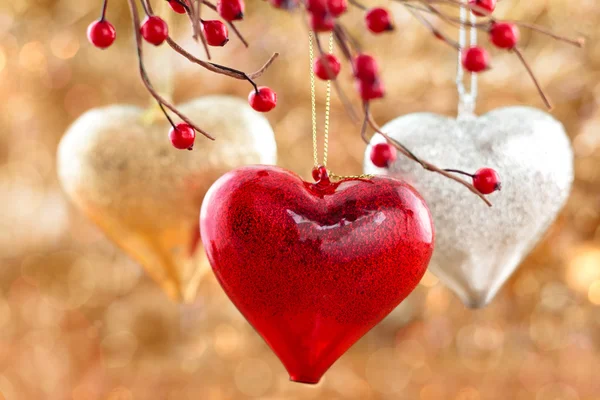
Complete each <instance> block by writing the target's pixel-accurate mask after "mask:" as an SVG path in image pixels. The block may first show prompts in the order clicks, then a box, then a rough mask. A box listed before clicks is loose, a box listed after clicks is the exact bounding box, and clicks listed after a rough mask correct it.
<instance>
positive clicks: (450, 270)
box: [364, 107, 573, 307]
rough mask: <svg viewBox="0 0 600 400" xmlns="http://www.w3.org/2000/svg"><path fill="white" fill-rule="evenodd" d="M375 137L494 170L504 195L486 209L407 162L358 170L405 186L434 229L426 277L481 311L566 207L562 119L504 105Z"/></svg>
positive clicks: (409, 121) (399, 123)
mask: <svg viewBox="0 0 600 400" xmlns="http://www.w3.org/2000/svg"><path fill="white" fill-rule="evenodd" d="M382 131H383V132H385V133H387V134H388V135H389V136H390V137H391V138H393V139H396V140H398V141H399V142H401V143H403V144H404V145H406V146H407V147H408V148H411V149H413V150H414V152H415V154H416V155H417V156H418V157H422V158H423V159H426V160H429V161H431V162H433V163H434V164H436V165H438V166H440V167H442V168H447V167H452V168H457V169H461V170H464V171H474V170H476V169H477V168H480V167H484V166H485V167H490V168H494V169H495V170H496V171H498V172H499V173H500V176H501V178H502V190H501V192H498V193H495V194H493V195H491V196H490V200H491V201H492V202H493V204H494V205H493V207H492V208H489V207H487V206H486V205H485V204H484V203H483V202H482V201H481V199H479V198H478V197H477V196H474V195H473V194H472V193H470V192H469V191H467V190H465V189H464V187H462V186H461V185H457V184H456V182H453V181H451V180H449V179H447V178H444V177H443V176H441V175H439V174H433V173H431V172H428V171H426V170H424V169H423V168H421V166H420V165H418V164H417V163H414V162H411V161H407V160H406V159H398V160H396V161H395V162H394V163H393V164H392V165H391V166H390V167H389V168H388V169H383V168H377V167H375V166H374V165H373V164H372V163H371V161H370V159H369V157H368V154H369V152H370V150H371V149H370V147H371V146H372V145H374V144H376V143H381V142H384V141H385V139H384V138H383V137H382V136H381V135H375V136H374V137H373V139H372V140H371V144H370V146H369V147H368V148H367V150H366V153H365V154H366V155H365V164H364V172H365V173H369V174H381V175H390V176H394V177H398V178H401V179H405V180H407V181H408V182H409V183H410V184H412V185H413V186H414V187H415V188H416V189H417V190H419V192H420V193H421V194H422V195H423V198H424V199H425V200H426V201H427V202H428V204H429V206H430V209H431V213H432V215H433V219H434V222H435V225H436V248H435V250H434V253H433V257H432V261H431V265H430V268H431V271H432V272H433V273H434V274H436V275H437V276H438V277H439V278H440V280H441V281H442V282H443V283H444V284H446V285H447V286H448V287H449V288H450V289H452V290H453V291H454V292H456V294H457V295H458V296H459V297H460V299H461V300H462V301H463V303H465V304H466V305H467V306H470V307H482V306H484V305H486V304H487V303H488V302H489V301H490V300H491V299H492V298H493V297H494V296H495V295H496V293H497V292H498V290H499V289H500V288H501V286H502V285H503V284H504V283H505V282H506V280H507V279H508V278H509V277H510V275H511V274H512V273H513V272H514V270H515V269H516V268H517V266H518V265H519V263H520V262H521V261H522V260H523V258H524V257H525V256H526V255H527V253H528V252H529V251H531V249H532V248H533V247H534V246H535V244H536V243H537V242H538V241H539V240H540V238H541V237H542V235H543V234H544V232H545V231H546V229H547V228H548V226H549V225H550V224H551V223H552V221H554V219H555V218H556V215H557V213H558V211H559V210H560V209H561V208H562V206H563V205H564V203H565V201H566V199H567V197H568V195H569V192H570V188H571V183H572V181H573V153H572V150H571V146H570V143H569V140H568V137H567V135H566V133H565V131H564V128H563V126H562V125H561V123H560V122H558V121H557V120H555V119H554V118H553V117H552V116H550V115H549V114H547V113H545V112H542V111H540V110H537V109H534V108H529V107H507V108H501V109H497V110H494V111H492V112H490V113H488V114H485V115H483V116H480V117H474V116H473V117H464V118H459V119H454V118H449V117H444V116H440V115H436V114H431V113H417V114H409V115H406V116H402V117H399V118H396V119H394V120H392V121H391V122H389V123H388V124H386V125H385V126H384V127H383V128H382Z"/></svg>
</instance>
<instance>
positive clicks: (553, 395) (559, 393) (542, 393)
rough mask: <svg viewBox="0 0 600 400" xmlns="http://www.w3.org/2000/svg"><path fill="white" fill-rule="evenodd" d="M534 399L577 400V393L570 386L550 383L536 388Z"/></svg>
mask: <svg viewBox="0 0 600 400" xmlns="http://www.w3.org/2000/svg"><path fill="white" fill-rule="evenodd" d="M535 400H579V395H578V394H577V392H576V391H575V389H573V388H572V387H571V386H568V385H565V384H562V383H551V384H549V385H546V386H544V387H543V388H542V389H540V390H538V392H537V394H536V396H535Z"/></svg>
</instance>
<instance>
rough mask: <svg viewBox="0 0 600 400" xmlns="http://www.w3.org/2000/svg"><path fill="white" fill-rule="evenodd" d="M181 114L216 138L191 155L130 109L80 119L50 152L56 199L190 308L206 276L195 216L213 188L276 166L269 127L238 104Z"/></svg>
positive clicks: (188, 107)
mask: <svg viewBox="0 0 600 400" xmlns="http://www.w3.org/2000/svg"><path fill="white" fill-rule="evenodd" d="M179 108H180V110H181V111H182V112H183V113H184V114H186V115H187V116H188V117H190V118H191V119H192V120H194V121H198V123H199V124H200V125H201V126H202V127H203V128H204V129H206V130H207V131H208V132H211V133H213V134H214V136H216V138H217V139H216V140H215V141H211V140H208V139H205V138H204V137H203V136H198V138H197V139H196V144H195V146H194V150H193V151H187V150H177V149H175V148H173V146H172V145H171V143H170V141H169V138H168V131H169V128H170V126H169V123H168V122H167V121H166V120H164V118H154V119H151V120H149V119H148V118H147V117H148V113H147V111H146V110H143V109H141V108H138V107H134V106H125V105H115V106H109V107H105V108H99V109H94V110H91V111H88V112H87V113H85V114H84V115H82V116H81V117H80V118H79V119H78V120H77V121H75V122H74V123H73V125H72V126H71V127H70V128H69V130H68V131H67V133H66V134H65V136H64V137H63V139H62V140H61V143H60V145H59V149H58V174H59V178H60V181H61V184H62V186H63V189H64V191H65V192H66V193H67V195H68V196H69V197H70V198H71V200H72V201H73V203H74V204H75V205H76V206H77V207H78V208H79V209H81V210H82V211H83V213H84V214H85V215H86V216H87V217H88V218H90V219H91V220H92V221H93V222H95V223H96V224H97V225H98V226H99V227H100V228H101V229H102V230H103V231H104V232H105V233H106V235H107V236H108V237H109V238H110V239H111V240H113V241H114V242H115V243H116V244H117V245H119V246H120V247H121V248H122V249H123V250H124V251H125V252H126V253H128V254H129V255H130V256H131V257H132V258H133V259H135V260H136V261H138V262H139V263H140V264H142V266H143V267H144V268H145V269H146V271H147V272H148V274H149V275H150V276H151V277H152V278H153V279H154V280H155V281H157V282H158V283H159V284H160V285H161V287H162V288H163V289H164V290H165V292H166V293H167V294H168V295H169V296H170V297H171V298H173V299H174V300H176V301H182V302H191V301H193V300H194V298H195V296H196V290H197V287H198V285H199V281H200V279H201V278H202V276H203V274H204V273H205V271H207V270H209V269H210V268H209V267H208V262H207V260H206V257H205V254H204V251H203V250H202V246H201V243H200V237H199V234H198V212H199V209H200V205H201V204H202V199H203V198H204V195H205V194H206V191H207V190H208V188H209V187H210V185H212V183H213V182H214V181H215V180H217V179H218V178H219V176H221V175H222V174H224V173H225V172H227V171H229V170H231V169H233V168H236V167H239V166H241V165H245V164H255V163H264V164H274V163H275V162H276V145H275V139H274V135H273V131H272V129H271V126H270V125H269V123H268V121H267V120H266V119H265V118H264V117H263V116H262V115H260V114H258V113H256V112H255V111H254V110H252V109H251V108H250V107H249V106H248V104H247V102H246V101H244V100H242V99H238V98H234V97H228V96H210V97H203V98H200V99H197V100H194V101H191V102H189V103H187V104H183V105H181V107H179Z"/></svg>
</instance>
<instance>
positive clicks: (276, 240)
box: [200, 165, 434, 383]
mask: <svg viewBox="0 0 600 400" xmlns="http://www.w3.org/2000/svg"><path fill="white" fill-rule="evenodd" d="M200 231H201V232H202V242H203V244H204V247H205V249H206V252H207V255H208V259H209V261H210V263H211V265H212V268H213V270H214V272H215V275H216V276H217V279H218V280H219V282H220V284H221V286H222V287H223V289H224V290H225V292H226V293H227V295H228V296H229V298H230V299H231V301H232V302H233V303H234V304H235V305H236V307H237V308H238V309H239V310H240V312H241V313H242V314H243V315H244V316H245V317H246V319H247V320H248V322H250V324H252V326H253V327H254V328H255V329H256V331H257V332H258V333H259V334H260V335H261V336H262V337H263V339H264V340H265V341H266V342H267V343H268V345H269V346H270V347H271V349H273V351H274V352H275V353H276V354H277V356H278V357H279V359H280V360H281V361H282V363H283V364H284V366H285V367H286V369H287V371H288V373H289V374H290V379H291V380H292V381H296V382H304V383H317V382H318V381H319V379H320V378H321V376H323V374H324V373H325V371H327V369H328V368H329V367H330V366H331V365H332V364H333V363H334V362H335V361H336V360H337V359H338V358H339V357H340V356H341V355H342V354H343V353H344V352H345V351H346V350H348V348H350V346H352V345H353V344H354V343H355V342H356V341H357V340H358V339H360V338H361V337H362V336H363V335H364V334H365V333H366V332H368V331H369V330H370V329H371V328H372V327H373V326H375V325H376V324H377V323H378V322H379V321H381V320H382V319H383V318H384V317H385V316H386V315H387V314H388V313H390V312H391V311H392V310H393V309H394V308H395V307H396V306H397V305H398V304H400V302H401V301H402V300H404V298H405V297H406V296H407V295H408V294H409V293H410V292H411V291H412V290H413V289H414V288H415V286H417V284H418V282H419V280H420V279H421V277H422V276H423V274H424V273H425V270H426V269H427V264H428V263H429V259H430V257H431V254H432V251H433V237H434V232H433V224H432V221H431V215H430V213H429V209H428V208H427V205H426V204H425V202H424V200H423V199H422V198H421V196H420V195H419V194H418V193H417V192H416V191H415V189H413V188H412V187H411V186H409V185H408V184H407V183H405V182H402V181H399V180H395V179H391V178H385V177H374V178H372V179H345V180H342V181H340V182H335V183H333V182H332V183H325V184H323V183H309V182H305V181H303V180H302V179H301V178H300V177H299V176H298V175H296V174H294V173H292V172H290V171H287V170H284V169H282V168H278V167H272V166H262V165H258V166H248V167H242V168H239V169H236V170H233V171H231V172H229V173H227V174H225V175H224V176H222V177H221V178H219V180H217V182H215V183H214V184H213V186H212V187H211V188H210V189H209V191H208V193H207V194H206V197H205V198H204V202H203V204H202V210H201V213H200Z"/></svg>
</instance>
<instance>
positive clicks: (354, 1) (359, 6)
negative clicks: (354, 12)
mask: <svg viewBox="0 0 600 400" xmlns="http://www.w3.org/2000/svg"><path fill="white" fill-rule="evenodd" d="M348 3H350V4H352V5H353V6H354V7H356V8H360V9H361V10H363V11H367V10H368V9H369V8H368V7H367V6H365V5H364V4H362V3H359V2H358V1H356V0H348Z"/></svg>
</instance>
